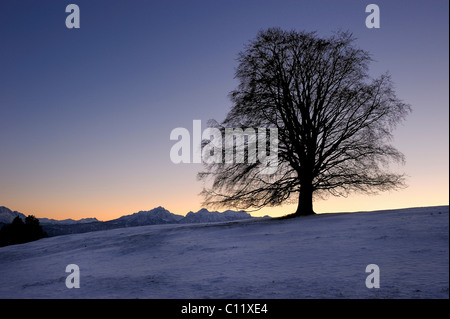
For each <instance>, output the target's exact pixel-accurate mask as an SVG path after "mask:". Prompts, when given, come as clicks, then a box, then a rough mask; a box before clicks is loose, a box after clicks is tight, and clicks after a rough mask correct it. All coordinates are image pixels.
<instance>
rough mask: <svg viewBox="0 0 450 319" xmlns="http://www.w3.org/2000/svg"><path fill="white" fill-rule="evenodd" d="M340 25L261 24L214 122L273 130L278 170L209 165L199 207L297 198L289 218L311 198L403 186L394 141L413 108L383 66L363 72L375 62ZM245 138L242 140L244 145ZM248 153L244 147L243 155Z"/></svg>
mask: <svg viewBox="0 0 450 319" xmlns="http://www.w3.org/2000/svg"><path fill="white" fill-rule="evenodd" d="M354 42H355V39H354V38H353V36H352V35H351V34H349V33H346V32H338V33H335V34H334V35H333V36H331V37H329V38H321V37H319V36H318V35H317V33H315V32H309V33H308V32H296V31H284V30H281V29H279V28H271V29H268V30H265V31H260V32H259V33H258V35H257V37H256V39H255V40H253V41H251V42H249V44H248V45H247V46H246V47H245V49H244V51H242V52H241V53H240V54H239V58H238V62H239V65H238V67H237V70H236V78H237V79H238V80H239V81H240V83H239V86H238V87H237V89H235V90H234V91H232V92H231V93H230V98H231V101H232V102H233V106H232V108H231V110H230V111H229V113H228V115H227V116H226V118H225V120H224V121H223V122H222V123H220V124H219V123H216V127H217V128H220V129H222V130H223V129H224V128H230V127H241V128H242V127H253V128H256V127H266V128H276V129H277V130H278V140H279V143H278V169H277V171H276V173H274V174H270V175H264V174H259V172H260V171H261V168H262V167H263V166H264V165H265V163H262V162H261V161H257V162H256V163H226V162H225V161H221V162H218V163H217V162H213V163H206V164H205V170H204V171H203V172H200V173H199V174H198V177H199V178H200V179H202V180H207V179H212V185H211V187H210V188H205V189H204V190H203V192H202V194H203V195H204V198H205V201H204V204H205V205H209V206H221V207H235V208H239V209H250V208H255V209H260V208H262V207H265V206H278V205H281V204H283V203H292V202H297V203H298V208H297V210H296V212H295V213H294V216H298V215H309V214H314V210H313V197H317V196H320V197H325V196H327V195H329V194H331V195H335V196H347V195H348V194H349V193H351V192H353V191H360V192H365V193H377V192H379V191H386V190H391V189H397V188H399V187H404V186H405V183H404V175H402V174H395V173H392V172H390V169H389V164H390V163H391V162H396V163H403V162H404V156H403V154H402V153H400V152H399V151H398V150H396V149H395V148H394V147H393V146H392V145H391V144H390V142H391V139H392V132H393V130H394V129H395V127H396V125H397V124H398V123H399V122H400V121H401V120H403V119H404V118H405V117H406V115H407V114H408V113H409V112H410V107H409V105H407V104H405V103H403V102H402V101H400V100H399V99H398V98H397V97H396V95H395V92H394V89H393V84H392V82H391V79H390V76H389V75H388V74H384V75H381V76H380V77H378V78H371V77H370V76H369V73H368V70H369V68H368V67H369V63H370V62H371V61H372V58H371V57H370V54H369V53H368V52H367V51H364V50H361V49H359V48H357V47H356V46H355V45H354ZM246 145H248V142H247V144H246ZM247 155H249V153H247Z"/></svg>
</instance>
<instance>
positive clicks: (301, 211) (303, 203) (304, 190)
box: [294, 185, 315, 216]
mask: <svg viewBox="0 0 450 319" xmlns="http://www.w3.org/2000/svg"><path fill="white" fill-rule="evenodd" d="M314 214H315V212H314V210H313V191H312V187H311V186H310V185H308V186H306V187H305V186H302V187H301V189H300V194H299V197H298V207H297V211H296V212H295V213H294V216H308V215H314Z"/></svg>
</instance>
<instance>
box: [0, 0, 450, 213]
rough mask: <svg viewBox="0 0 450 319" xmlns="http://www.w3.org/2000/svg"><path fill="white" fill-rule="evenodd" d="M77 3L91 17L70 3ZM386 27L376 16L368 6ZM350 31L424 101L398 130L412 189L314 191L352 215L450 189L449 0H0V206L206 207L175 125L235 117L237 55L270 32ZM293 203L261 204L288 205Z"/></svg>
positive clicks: (400, 88) (409, 96)
mask: <svg viewBox="0 0 450 319" xmlns="http://www.w3.org/2000/svg"><path fill="white" fill-rule="evenodd" d="M70 3H75V4H77V5H78V6H79V7H80V11H81V15H80V18H81V19H80V22H81V28H80V29H67V28H66V26H65V19H66V17H67V15H68V13H66V12H65V8H66V6H67V5H68V4H70ZM370 3H376V4H377V5H378V6H379V8H380V16H381V28H380V29H368V28H366V26H365V19H366V16H367V15H368V14H367V13H365V7H366V5H368V4H370ZM275 26H278V27H281V28H284V29H296V30H299V31H300V30H306V31H314V30H316V31H318V32H319V34H321V35H325V36H328V35H330V34H331V32H332V31H335V30H349V31H351V32H353V34H354V36H355V37H356V38H357V39H358V40H357V45H358V46H359V47H361V48H362V49H365V50H368V51H369V52H371V54H372V55H373V58H374V59H375V60H376V62H374V63H373V64H372V65H371V69H370V70H371V74H372V75H373V76H378V75H380V74H381V73H384V72H386V71H389V72H390V74H391V75H392V79H393V81H394V83H395V87H396V92H397V95H398V97H399V98H401V99H402V100H404V101H405V102H407V103H409V104H411V106H412V108H413V113H412V114H411V115H410V116H409V117H408V118H407V120H406V121H405V122H404V123H403V124H402V125H400V126H399V127H398V129H397V130H396V132H395V133H394V136H395V140H394V145H395V146H396V147H397V148H398V149H399V150H400V151H401V152H403V153H404V154H405V156H406V160H407V163H406V165H405V166H401V167H394V169H395V170H397V171H399V172H405V173H406V174H407V175H408V176H409V177H408V184H409V187H408V188H407V189H406V190H401V191H396V192H389V193H383V194H380V195H378V196H366V195H355V196H350V197H348V198H328V199H327V200H322V201H316V202H315V210H316V211H317V212H320V213H324V212H343V211H360V210H376V209H389V208H401V207H413V206H432V205H448V202H449V146H448V145H449V89H448V87H449V40H448V39H449V2H448V0H432V1H424V0H423V1H391V0H389V1H380V0H373V1H361V0H348V1H347V0H343V1H336V0H321V1H314V0H296V1H294V0H291V1H287V0H286V1H280V0H276V1H275V0H274V1H268V0H258V1H256V0H252V1H249V0H239V1H235V0H231V1H230V0H226V1H225V0H223V1H222V0H220V1H219V0H210V1H193V0H184V1H143V0H142V1H136V0H135V1H133V0H127V1H124V0H122V1H116V0H108V1H100V0H97V1H93V0H89V1H87V0H72V1H61V0H57V1H56V0H55V1H24V0H14V1H13V0H6V1H1V2H0V46H1V50H0V206H6V207H9V208H10V209H12V210H17V211H20V212H22V213H25V214H34V215H35V216H37V217H48V218H56V219H65V218H73V219H79V218H83V217H97V218H98V219H99V220H109V219H113V218H117V217H119V216H121V215H124V214H131V213H134V212H137V211H140V210H149V209H152V208H154V207H157V206H163V207H165V208H166V209H168V210H169V211H171V212H173V213H177V214H181V215H185V214H186V213H187V212H189V211H190V210H192V211H197V210H198V209H200V208H201V206H200V203H201V200H202V198H201V197H200V196H199V192H200V191H201V189H202V183H201V182H199V181H197V179H196V174H197V172H198V171H199V170H201V169H202V166H201V165H199V164H179V165H176V164H173V163H172V162H171V160H170V157H169V152H170V149H171V147H172V146H173V145H174V144H175V141H171V140H170V139H169V136H170V132H171V130H172V129H174V128H176V127H185V128H187V129H188V130H190V131H191V132H192V121H193V120H194V119H199V120H202V123H203V124H204V126H205V127H206V122H207V121H208V120H209V119H212V118H214V119H216V120H219V121H221V120H223V119H224V117H225V115H226V113H227V112H228V110H229V109H230V107H231V102H230V101H229V100H228V98H227V94H228V93H229V92H230V91H231V90H233V89H234V88H235V87H236V86H237V84H238V83H237V80H236V79H234V70H235V67H236V66H237V62H236V57H237V54H238V52H239V51H241V50H242V49H243V46H244V44H245V43H247V42H248V41H249V40H251V39H253V38H255V36H256V34H257V32H258V30H260V29H265V28H268V27H275ZM295 208H296V207H293V206H284V207H281V208H276V209H264V210H262V211H259V212H256V213H253V215H255V216H258V215H265V214H270V215H272V216H279V215H284V214H286V213H291V212H293V211H294V210H295Z"/></svg>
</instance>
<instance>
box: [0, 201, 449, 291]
mask: <svg viewBox="0 0 450 319" xmlns="http://www.w3.org/2000/svg"><path fill="white" fill-rule="evenodd" d="M448 225H449V208H448V206H441V207H427V208H411V209H403V210H391V211H376V212H360V213H341V214H321V215H315V216H308V217H301V218H296V219H287V220H271V219H257V220H247V221H236V222H227V223H223V222H222V223H213V224H183V225H180V224H175V225H148V226H139V227H130V228H119V229H111V230H105V231H96V232H90V233H82V234H73V235H64V236H57V237H52V238H45V239H41V240H39V241H35V242H30V243H26V244H22V245H14V246H7V247H1V248H0V298H183V299H184V298H256V299H258V298H268V299H272V298H446V299H447V298H449V292H448V289H449V228H448ZM69 264H76V265H78V266H79V269H80V288H79V289H77V288H73V289H68V288H67V287H66V285H65V280H66V278H67V276H68V275H69V273H66V272H65V269H66V266H67V265H69ZM369 264H376V265H378V266H379V269H380V288H378V289H377V288H372V289H369V288H367V287H366V285H365V282H366V278H367V276H369V273H366V272H365V269H366V266H367V265H369Z"/></svg>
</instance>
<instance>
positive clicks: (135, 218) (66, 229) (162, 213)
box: [0, 206, 254, 236]
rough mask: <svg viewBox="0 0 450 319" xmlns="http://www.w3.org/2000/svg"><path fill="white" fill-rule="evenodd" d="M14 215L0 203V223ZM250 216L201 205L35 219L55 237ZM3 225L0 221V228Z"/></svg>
mask: <svg viewBox="0 0 450 319" xmlns="http://www.w3.org/2000/svg"><path fill="white" fill-rule="evenodd" d="M16 216H21V218H22V219H25V215H24V214H21V213H19V212H13V211H11V210H10V209H8V208H6V207H3V206H2V207H0V223H3V224H9V223H11V222H12V220H13V219H14V218H15V217H16ZM251 218H254V217H252V216H251V215H250V214H248V213H246V212H245V211H233V210H227V211H224V212H218V211H211V212H210V211H208V210H207V209H205V208H202V209H200V210H199V211H198V212H192V211H191V212H189V213H188V214H187V215H186V216H182V215H176V214H172V213H171V212H169V211H168V210H167V209H165V208H164V207H161V206H159V207H156V208H154V209H151V210H149V211H140V212H137V213H134V214H130V215H124V216H122V217H119V218H117V219H113V220H109V221H104V222H102V221H99V220H97V219H96V218H84V219H80V220H73V219H65V220H55V219H49V218H39V222H40V224H41V225H42V227H43V229H44V231H45V232H46V233H47V234H48V236H58V235H67V234H76V233H86V232H91V231H98V230H107V229H114V228H122V227H135V226H146V225H160V224H192V223H217V222H227V221H234V220H243V219H251ZM3 224H0V227H1V226H2V225H3Z"/></svg>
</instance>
